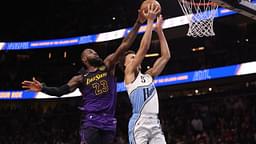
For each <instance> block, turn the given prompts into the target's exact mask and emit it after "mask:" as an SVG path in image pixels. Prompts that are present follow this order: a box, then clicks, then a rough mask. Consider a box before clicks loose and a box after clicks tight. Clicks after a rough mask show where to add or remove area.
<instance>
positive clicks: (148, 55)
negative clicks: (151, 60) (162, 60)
mask: <svg viewBox="0 0 256 144" xmlns="http://www.w3.org/2000/svg"><path fill="white" fill-rule="evenodd" d="M157 56H159V53H152V54H146V56H145V57H157Z"/></svg>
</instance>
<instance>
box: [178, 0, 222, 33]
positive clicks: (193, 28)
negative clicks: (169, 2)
mask: <svg viewBox="0 0 256 144" xmlns="http://www.w3.org/2000/svg"><path fill="white" fill-rule="evenodd" d="M178 2H179V4H180V6H181V9H182V11H183V13H184V14H185V16H186V17H187V19H188V21H189V29H188V32H187V36H192V37H204V36H206V37H208V36H214V35H215V33H214V30H213V20H214V17H215V15H216V12H217V8H218V5H217V4H216V3H213V2H211V0H178Z"/></svg>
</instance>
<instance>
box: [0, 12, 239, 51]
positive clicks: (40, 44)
mask: <svg viewBox="0 0 256 144" xmlns="http://www.w3.org/2000/svg"><path fill="white" fill-rule="evenodd" d="M232 14H236V13H235V12H234V11H231V10H229V9H224V8H218V12H217V13H216V18H217V17H223V16H228V15H232ZM188 23H189V22H188V20H187V18H186V16H178V17H173V18H168V19H165V20H164V23H163V29H168V28H174V27H178V26H182V25H186V24H188ZM145 29H146V25H143V26H141V28H140V29H139V32H138V33H139V34H141V33H143V32H145ZM130 30H131V28H125V29H119V30H115V31H111V32H105V33H100V34H93V35H87V36H78V37H71V38H64V39H50V40H38V41H26V42H0V51H1V50H27V49H41V48H51V47H55V48H60V47H67V46H74V45H82V44H90V43H98V42H106V41H110V40H115V39H120V38H122V37H124V36H126V35H127V34H128V32H129V31H130Z"/></svg>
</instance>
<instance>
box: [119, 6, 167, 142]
mask: <svg viewBox="0 0 256 144" xmlns="http://www.w3.org/2000/svg"><path fill="white" fill-rule="evenodd" d="M156 14H157V13H156V11H155V9H154V8H152V7H150V8H149V12H148V13H147V27H146V32H145V34H144V35H143V38H142V40H141V43H140V48H139V49H138V51H137V53H136V54H135V52H132V51H128V52H127V53H126V54H125V56H124V58H123V61H122V63H123V67H124V74H125V75H124V82H125V86H126V88H127V92H128V95H129V99H130V102H131V104H132V116H131V118H130V121H129V128H128V129H129V132H128V133H129V143H130V144H166V141H165V137H164V135H163V132H162V129H161V126H160V120H159V119H158V112H159V106H158V95H157V91H156V88H155V86H154V77H156V76H158V75H159V74H160V73H161V72H162V70H163V69H164V67H165V65H166V64H167V62H168V61H169V59H170V52H169V47H168V44H167V41H166V38H165V36H164V33H163V30H162V23H163V19H162V16H161V15H160V16H158V17H157V24H156V27H155V31H156V32H157V35H158V38H159V41H160V47H161V56H160V57H159V58H158V59H157V60H156V61H155V63H154V65H153V67H152V68H150V69H148V70H147V71H146V72H145V74H142V73H141V71H140V69H141V66H140V65H141V63H142V61H143V59H144V57H145V55H146V53H147V51H148V49H149V47H150V43H151V36H152V29H153V22H154V18H155V17H156Z"/></svg>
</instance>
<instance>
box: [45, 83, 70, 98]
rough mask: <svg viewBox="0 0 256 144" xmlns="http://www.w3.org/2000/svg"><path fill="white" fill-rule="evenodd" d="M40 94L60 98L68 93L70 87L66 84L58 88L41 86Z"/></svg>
mask: <svg viewBox="0 0 256 144" xmlns="http://www.w3.org/2000/svg"><path fill="white" fill-rule="evenodd" d="M42 92H43V93H46V94H48V95H51V96H57V97H61V96H62V95H64V94H67V93H70V87H69V86H68V85H67V84H64V85H62V86H60V87H47V86H45V85H43V87H42Z"/></svg>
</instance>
